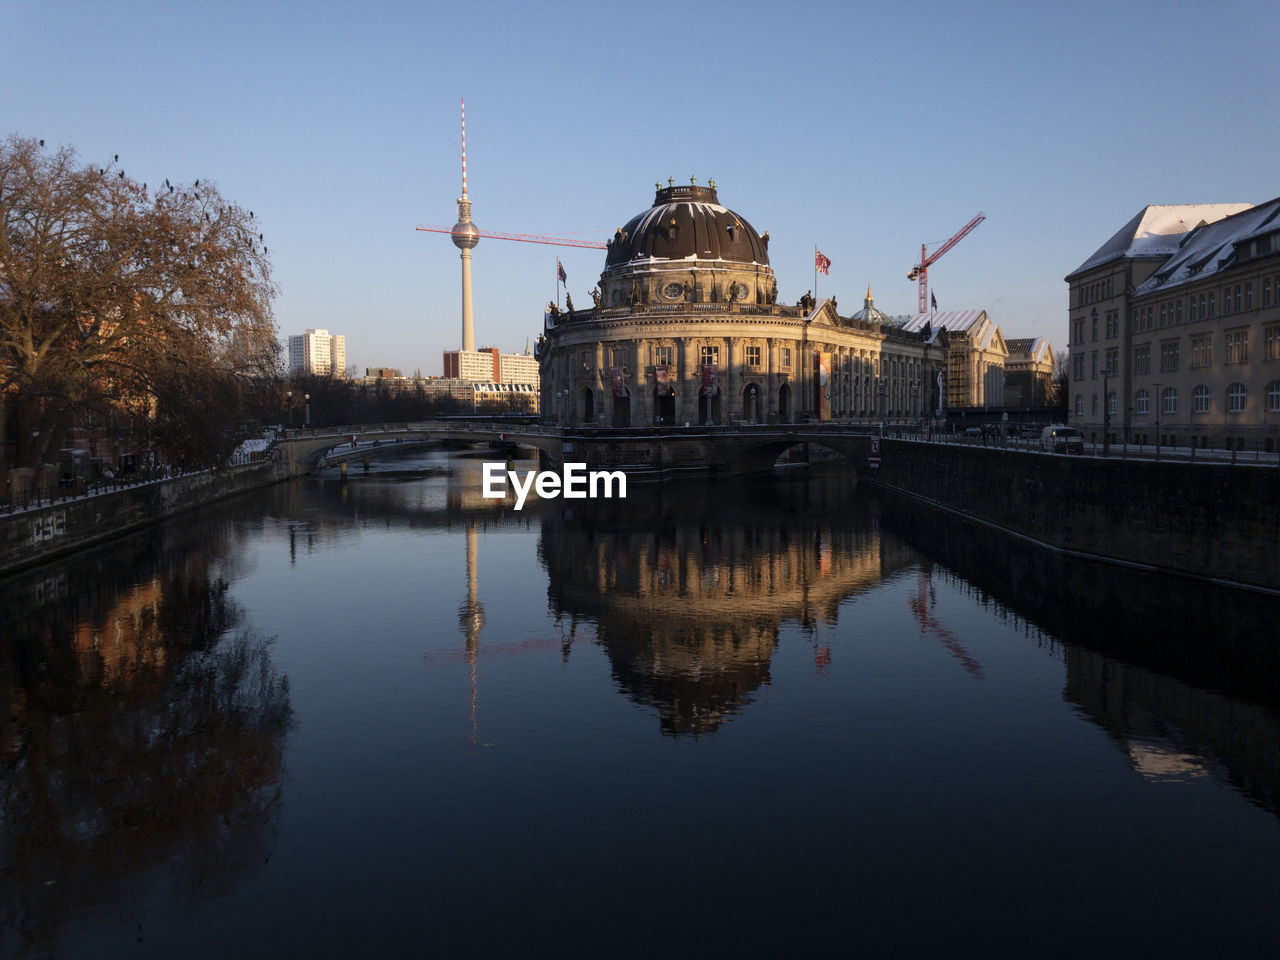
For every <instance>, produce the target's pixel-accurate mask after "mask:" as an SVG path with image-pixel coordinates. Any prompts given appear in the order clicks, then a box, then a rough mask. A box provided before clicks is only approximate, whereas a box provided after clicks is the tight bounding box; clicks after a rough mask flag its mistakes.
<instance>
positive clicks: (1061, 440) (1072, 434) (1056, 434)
mask: <svg viewBox="0 0 1280 960" xmlns="http://www.w3.org/2000/svg"><path fill="white" fill-rule="evenodd" d="M1040 449H1041V450H1047V451H1049V452H1050V453H1084V437H1082V436H1081V435H1080V431H1079V430H1077V429H1076V428H1075V427H1064V426H1063V425H1062V424H1060V423H1055V424H1050V425H1049V426H1047V427H1045V428H1044V429H1043V430H1041V431H1040Z"/></svg>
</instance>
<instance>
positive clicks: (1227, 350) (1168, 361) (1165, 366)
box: [1076, 324, 1280, 380]
mask: <svg viewBox="0 0 1280 960" xmlns="http://www.w3.org/2000/svg"><path fill="white" fill-rule="evenodd" d="M1222 336H1223V346H1224V351H1223V363H1225V364H1241V363H1248V362H1249V330H1248V329H1247V328H1246V327H1238V328H1236V329H1235V330H1226V331H1224V332H1223V335H1222ZM1213 337H1214V335H1213V334H1211V333H1205V334H1200V335H1197V336H1194V337H1191V368H1192V369H1193V370H1195V369H1199V368H1201V367H1208V366H1212V364H1213ZM1180 344H1181V341H1180V340H1162V341H1160V370H1161V371H1162V372H1166V373H1167V372H1171V371H1174V370H1177V369H1179V367H1180V365H1181V347H1180ZM1097 356H1098V355H1097V353H1096V352H1095V353H1094V355H1093V357H1094V368H1095V369H1094V371H1093V375H1094V376H1095V377H1096V376H1097V375H1098V371H1097ZM1263 358H1264V359H1266V360H1280V324H1272V325H1270V326H1267V327H1265V328H1264V329H1263ZM1107 366H1108V369H1110V370H1115V369H1116V366H1115V360H1114V351H1112V350H1108V351H1107ZM1133 372H1134V373H1150V372H1151V344H1149V343H1140V344H1138V345H1136V346H1135V347H1134V348H1133ZM1083 376H1084V356H1083V355H1081V356H1080V358H1079V362H1078V363H1077V364H1076V379H1077V380H1080V379H1083Z"/></svg>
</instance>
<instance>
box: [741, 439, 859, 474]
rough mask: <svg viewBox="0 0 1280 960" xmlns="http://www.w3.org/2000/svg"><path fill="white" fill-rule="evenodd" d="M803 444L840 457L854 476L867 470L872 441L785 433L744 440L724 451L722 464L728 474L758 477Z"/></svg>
mask: <svg viewBox="0 0 1280 960" xmlns="http://www.w3.org/2000/svg"><path fill="white" fill-rule="evenodd" d="M802 444H809V445H811V446H817V447H824V448H826V449H828V450H831V451H833V452H834V453H836V454H839V455H840V456H841V457H842V458H843V459H844V460H845V461H847V462H848V464H849V466H850V467H852V468H853V470H854V472H855V473H859V472H863V471H865V470H866V466H867V457H868V455H869V454H870V452H871V438H870V437H864V436H853V437H845V436H832V435H830V434H829V433H825V432H824V433H814V434H812V435H811V434H806V433H799V432H797V433H788V434H786V435H784V436H771V437H759V438H753V439H749V440H745V441H742V442H739V443H736V444H733V445H732V448H731V449H726V450H725V456H724V460H723V462H724V464H725V469H726V470H727V471H728V472H729V473H760V472H764V471H767V470H769V469H771V468H772V467H773V465H774V464H776V463H777V462H778V458H779V457H780V456H782V455H783V454H784V453H786V451H788V450H790V449H792V448H793V447H798V446H800V445H802Z"/></svg>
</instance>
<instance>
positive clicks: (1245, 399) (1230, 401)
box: [1227, 383, 1249, 413]
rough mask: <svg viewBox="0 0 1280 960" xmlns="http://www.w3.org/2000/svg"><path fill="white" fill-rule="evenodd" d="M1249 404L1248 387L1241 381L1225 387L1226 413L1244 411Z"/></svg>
mask: <svg viewBox="0 0 1280 960" xmlns="http://www.w3.org/2000/svg"><path fill="white" fill-rule="evenodd" d="M1248 406H1249V389H1248V388H1247V387H1246V386H1245V385H1244V384H1243V383H1233V384H1231V386H1229V387H1227V413H1244V412H1245V410H1246V409H1247V408H1248Z"/></svg>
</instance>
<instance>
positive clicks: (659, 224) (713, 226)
mask: <svg viewBox="0 0 1280 960" xmlns="http://www.w3.org/2000/svg"><path fill="white" fill-rule="evenodd" d="M592 296H593V299H594V300H595V305H594V306H593V307H591V308H589V309H585V310H575V311H572V312H559V311H555V310H553V311H552V312H551V314H550V315H549V316H548V318H547V320H546V329H545V331H544V334H543V336H542V337H540V338H539V342H538V349H537V351H536V354H537V356H538V358H539V361H540V363H541V370H542V412H543V417H544V419H546V420H549V421H551V422H554V423H559V424H563V425H566V426H568V425H589V426H599V427H605V426H618V427H622V426H646V427H648V426H671V425H684V424H690V425H694V424H707V423H711V424H726V423H740V422H746V423H790V422H794V421H798V420H803V419H832V418H868V419H873V418H874V419H879V418H892V419H901V420H914V419H921V418H927V417H929V416H932V415H935V414H936V413H938V412H939V408H940V402H941V397H940V396H939V393H938V390H937V383H938V378H937V374H938V371H939V370H940V369H941V368H942V365H943V363H944V358H945V350H946V336H945V334H942V333H941V332H940V331H939V330H937V329H933V330H930V331H917V332H912V331H905V330H902V329H900V328H898V327H894V326H889V325H885V324H883V323H880V322H870V321H868V320H865V319H854V318H850V317H842V316H840V315H839V314H838V313H837V310H836V302H835V300H834V299H825V300H822V301H814V300H813V298H812V297H810V296H809V295H808V294H806V295H805V296H804V297H802V298H801V300H800V302H799V303H798V304H797V305H795V306H786V305H783V304H780V303H778V284H777V280H776V278H775V277H774V274H773V270H772V268H771V267H770V265H769V234H768V232H767V231H766V232H765V233H764V234H763V235H762V234H760V233H757V232H756V230H755V228H754V227H752V226H751V224H750V223H748V222H747V221H746V220H745V219H744V218H743V217H741V216H740V215H739V214H737V213H735V212H734V211H732V210H730V209H728V208H726V207H724V206H721V204H720V201H719V198H718V195H717V192H716V187H715V182H714V181H711V183H710V184H709V185H707V186H699V185H698V184H697V183H692V184H690V185H689V186H676V185H675V184H674V183H672V182H671V181H668V185H667V186H666V187H663V186H661V185H658V186H657V190H656V194H655V196H654V200H653V204H652V206H651V207H650V208H649V209H648V210H646V211H644V212H643V213H640V214H638V215H636V216H635V217H632V218H631V219H630V220H629V221H628V222H627V223H626V225H625V226H623V227H621V228H619V229H618V231H617V232H616V233H615V234H614V237H613V239H612V240H611V241H610V242H609V247H608V253H607V254H606V257H605V267H604V271H603V272H602V273H601V275H600V282H599V286H598V287H597V288H596V289H595V290H594V291H593V294H592Z"/></svg>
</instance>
